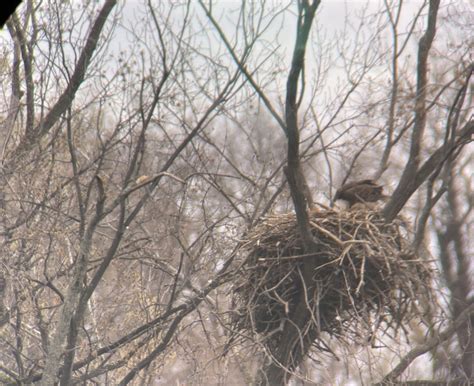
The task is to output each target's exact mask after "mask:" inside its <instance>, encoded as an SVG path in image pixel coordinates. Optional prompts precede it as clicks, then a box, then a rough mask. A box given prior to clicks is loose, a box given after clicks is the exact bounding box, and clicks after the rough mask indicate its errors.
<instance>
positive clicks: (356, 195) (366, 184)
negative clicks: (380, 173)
mask: <svg viewBox="0 0 474 386" xmlns="http://www.w3.org/2000/svg"><path fill="white" fill-rule="evenodd" d="M384 197H385V196H384V195H383V186H382V185H379V184H377V183H376V182H375V181H374V180H361V181H354V182H350V183H347V184H345V185H343V186H342V187H341V188H339V189H338V190H337V192H336V195H335V196H334V200H344V201H347V202H348V203H349V206H352V205H354V204H356V203H358V202H362V203H364V202H376V201H378V200H381V199H382V198H384Z"/></svg>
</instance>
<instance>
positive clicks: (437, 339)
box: [374, 304, 474, 386]
mask: <svg viewBox="0 0 474 386" xmlns="http://www.w3.org/2000/svg"><path fill="white" fill-rule="evenodd" d="M473 314H474V304H471V305H470V306H469V307H468V308H466V309H465V310H464V311H463V312H462V313H461V314H460V315H459V317H458V318H457V319H456V320H455V321H454V322H453V324H452V325H451V326H449V327H448V328H447V329H446V330H444V331H443V332H441V333H440V334H438V335H437V336H434V337H433V338H431V339H429V340H427V341H426V342H425V343H424V344H421V345H419V346H417V347H415V348H414V349H412V350H410V352H408V354H407V355H405V356H404V357H403V358H402V359H401V361H400V363H399V364H398V365H397V366H395V368H394V369H393V370H392V371H391V372H390V373H388V374H387V375H386V376H385V377H384V378H383V380H382V381H381V382H379V383H376V384H375V385H374V386H383V385H387V384H393V382H394V381H395V380H396V378H398V377H399V376H400V375H401V374H402V373H403V372H404V371H405V370H406V368H407V367H408V366H409V365H410V364H411V363H412V362H413V361H414V360H415V359H416V358H418V357H419V356H420V355H423V354H425V353H427V352H428V351H430V350H432V349H434V348H435V347H436V346H437V345H438V344H440V343H442V342H444V341H445V340H447V339H449V338H450V337H451V336H452V335H453V334H454V333H455V332H456V331H457V330H458V329H459V328H461V327H462V326H463V325H464V324H465V323H466V322H467V321H468V320H469V318H470V317H471V316H472V315H473Z"/></svg>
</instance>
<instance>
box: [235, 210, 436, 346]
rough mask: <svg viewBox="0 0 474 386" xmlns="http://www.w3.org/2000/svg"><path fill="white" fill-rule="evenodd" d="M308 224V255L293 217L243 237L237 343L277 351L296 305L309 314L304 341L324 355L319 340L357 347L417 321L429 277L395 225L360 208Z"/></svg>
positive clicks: (274, 219) (322, 214) (319, 213)
mask: <svg viewBox="0 0 474 386" xmlns="http://www.w3.org/2000/svg"><path fill="white" fill-rule="evenodd" d="M309 217H310V226H311V233H312V236H313V240H314V248H313V249H311V251H310V252H307V249H305V246H304V245H303V242H302V239H301V238H300V232H299V228H298V224H297V221H296V218H295V215H294V214H276V215H270V216H267V217H265V218H263V219H262V221H261V222H260V223H259V224H258V225H257V226H256V227H255V228H253V229H252V231H251V232H250V233H248V234H247V235H246V236H245V240H244V244H243V248H244V251H245V253H246V256H247V259H246V261H245V263H244V264H243V265H242V267H241V269H240V271H239V277H238V278H237V281H236V283H235V287H234V292H233V301H234V304H235V308H234V310H235V313H234V317H233V321H234V327H235V328H236V330H237V331H239V335H240V336H248V332H251V335H252V336H255V334H258V335H259V336H260V337H261V338H262V337H263V339H261V338H260V341H263V342H264V344H265V345H267V347H269V348H272V347H273V348H275V347H277V346H278V344H279V342H280V340H281V338H282V334H284V333H285V328H284V327H285V323H288V322H289V323H293V322H294V321H295V320H296V318H297V314H298V312H300V311H301V304H302V303H304V305H305V307H307V309H309V311H310V312H309V315H310V321H309V322H308V323H307V325H306V326H305V328H304V331H303V334H304V335H305V337H306V338H308V337H310V339H311V342H310V344H312V345H315V346H316V347H317V348H318V349H320V350H329V349H328V346H327V345H326V344H325V343H324V342H323V341H322V338H321V332H326V333H328V334H329V335H330V336H332V337H337V338H342V339H344V340H346V341H347V340H348V338H352V339H350V340H352V341H353V340H355V341H360V338H361V337H363V338H364V339H370V337H374V336H375V334H376V333H378V332H383V333H387V332H388V331H393V330H395V331H397V330H398V329H399V328H400V327H402V328H403V324H406V322H408V321H410V320H411V319H412V318H414V317H416V316H419V315H420V312H421V311H420V309H421V308H420V307H419V306H420V303H423V302H422V299H426V298H427V297H429V296H430V288H429V283H430V281H431V280H430V278H431V269H430V268H429V265H428V263H427V262H426V261H424V260H422V259H420V258H418V257H417V256H416V255H415V254H414V253H413V252H412V251H411V250H410V248H409V245H408V241H407V235H408V232H407V230H406V228H405V227H404V226H403V225H402V222H401V221H395V222H392V223H390V224H386V223H385V221H384V219H383V217H382V215H381V214H380V213H379V212H376V211H373V210H369V209H367V208H359V209H358V210H357V209H356V210H351V211H334V210H331V209H329V208H324V209H323V210H314V211H311V212H310V214H309ZM308 269H309V272H308ZM293 324H294V323H293ZM356 338H357V339H356Z"/></svg>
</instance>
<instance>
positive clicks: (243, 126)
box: [0, 0, 474, 385]
mask: <svg viewBox="0 0 474 386" xmlns="http://www.w3.org/2000/svg"><path fill="white" fill-rule="evenodd" d="M405 6H406V4H405V3H402V2H400V3H398V2H389V1H386V2H385V3H384V5H383V8H382V9H381V10H380V11H379V10H377V11H374V10H373V9H371V10H366V11H365V12H366V13H364V15H362V16H360V17H358V16H357V15H354V16H352V17H348V18H347V20H346V21H345V23H344V27H343V31H342V32H341V34H342V35H340V36H338V37H337V39H327V38H325V35H324V28H323V26H322V25H320V24H319V21H318V16H319V12H320V11H321V12H323V9H321V8H320V2H319V1H316V0H313V1H298V2H297V4H296V7H295V5H294V4H292V3H291V4H290V3H289V4H267V3H259V2H242V4H239V6H238V7H237V6H236V7H235V9H234V8H231V7H224V6H223V5H221V4H218V3H213V2H204V1H200V2H198V3H194V2H192V1H187V2H183V3H180V4H175V3H169V4H168V3H166V2H159V3H152V2H150V1H146V2H144V3H143V4H142V5H141V6H140V7H136V6H131V5H129V4H122V5H120V6H119V5H118V4H117V2H116V1H113V0H106V1H104V2H103V3H100V4H76V3H74V2H72V3H71V2H69V3H64V2H59V1H55V0H51V1H47V2H39V3H38V2H34V1H27V2H25V4H23V6H22V7H20V9H19V10H18V11H17V12H16V13H15V14H14V15H13V16H12V17H11V18H10V19H9V21H8V23H7V29H8V36H6V37H5V38H4V39H3V40H2V43H1V49H2V52H4V53H5V55H4V58H2V60H1V62H0V73H1V81H2V84H3V85H4V87H3V88H2V90H3V91H2V95H1V98H2V101H1V104H0V105H1V106H2V117H1V121H2V122H1V125H2V126H1V127H2V131H1V133H0V138H1V146H2V147H1V161H2V168H1V174H0V179H1V184H0V185H1V186H0V214H1V223H0V234H1V238H2V239H1V243H2V255H1V260H0V265H1V269H0V327H1V328H2V334H1V337H0V346H1V347H2V349H0V374H1V378H0V379H1V382H2V383H4V384H30V383H40V384H44V385H52V384H61V385H69V384H76V383H88V382H96V383H100V384H105V383H113V384H120V385H125V384H152V383H155V382H157V380H158V379H160V377H161V379H164V380H165V382H167V383H172V382H175V381H178V382H181V383H182V382H184V383H193V382H194V383H195V384H213V383H222V384H226V383H227V384H228V383H229V382H235V383H239V384H250V383H257V384H266V383H269V384H285V383H288V382H289V380H290V378H291V377H292V376H294V375H297V374H298V371H299V370H301V369H304V370H305V371H306V373H307V374H311V375H312V376H313V378H314V379H321V381H322V382H324V380H325V378H324V376H323V374H321V373H318V366H317V364H315V362H312V361H311V360H310V358H311V357H312V356H313V355H315V354H316V355H317V354H318V353H317V351H316V350H313V351H311V349H312V343H313V341H314V338H315V337H314V336H312V335H311V334H310V335H305V334H303V333H302V332H303V331H305V327H306V326H307V324H308V323H309V322H310V320H311V319H312V318H313V317H314V315H312V314H311V308H310V307H308V302H314V301H315V300H314V299H316V296H314V295H315V294H316V293H317V291H318V290H319V289H318V286H317V283H313V285H311V286H310V287H309V288H307V291H304V292H302V296H301V299H299V303H298V307H297V309H296V310H295V311H294V315H293V316H294V317H292V321H293V322H294V323H293V324H290V323H286V324H284V325H283V326H282V328H283V330H284V334H283V336H284V340H283V341H282V342H281V344H280V345H279V346H278V347H277V348H275V349H274V350H272V351H271V352H270V351H269V350H266V349H265V347H264V345H262V344H260V341H259V340H258V339H259V338H258V334H256V335H252V334H249V335H248V336H247V335H245V334H244V335H245V336H239V338H241V339H240V340H237V343H236V344H230V343H229V341H231V340H232V337H233V334H236V331H233V329H232V326H231V323H229V314H230V315H232V312H233V311H234V310H233V305H232V303H231V296H230V294H231V293H232V284H233V281H234V279H235V277H236V273H237V272H238V271H239V269H240V267H241V266H242V264H244V263H245V260H246V256H243V250H242V248H241V239H242V237H243V235H245V234H246V232H249V231H251V230H252V228H253V227H255V226H256V225H257V224H258V223H259V222H260V219H261V217H262V216H265V215H266V214H268V213H270V212H272V211H274V212H288V211H293V210H294V212H295V213H296V216H297V219H298V231H299V232H300V235H301V236H302V239H303V240H304V246H305V250H306V252H309V253H310V252H311V251H312V250H314V248H315V240H313V237H312V234H311V232H310V227H309V214H308V213H309V212H310V210H312V208H313V207H314V205H315V203H316V202H319V203H321V204H323V205H325V204H328V203H329V202H330V201H331V197H332V194H331V192H332V191H333V190H334V188H337V185H339V182H341V181H346V180H348V179H353V178H356V177H358V176H361V174H363V173H370V174H371V175H373V176H376V177H377V178H379V179H383V180H384V181H385V182H388V181H390V180H392V181H396V189H395V192H394V193H393V194H392V195H391V198H390V200H389V201H388V202H387V204H386V205H385V206H384V207H383V208H381V209H380V210H381V212H382V213H383V215H384V217H385V219H386V221H387V222H391V221H392V220H397V221H398V220H399V219H398V217H399V215H400V212H401V211H402V210H403V212H404V215H406V216H407V217H408V220H406V221H407V222H410V223H412V224H413V225H414V226H413V228H414V236H413V245H414V248H416V249H419V250H422V249H423V248H424V245H425V243H426V242H427V240H428V241H430V240H436V243H437V244H436V245H437V246H436V248H431V249H433V250H432V251H431V253H432V255H433V256H435V257H437V258H438V257H439V262H440V264H441V268H442V277H443V278H444V280H445V285H446V287H447V288H448V289H449V291H450V298H449V301H448V302H447V303H448V304H449V306H450V307H449V310H451V311H452V313H451V314H450V315H449V317H448V316H446V315H448V314H439V315H441V316H442V317H443V322H444V323H443V324H442V328H438V324H436V323H437V320H436V317H438V316H439V315H438V314H436V313H434V314H433V315H431V319H429V320H428V321H425V323H426V327H425V328H426V331H428V333H429V335H430V337H429V338H428V339H427V340H426V341H425V342H422V344H420V345H418V346H416V347H413V346H410V344H405V345H402V346H404V347H405V348H407V349H406V351H405V353H407V356H406V357H405V358H401V362H400V365H399V366H397V367H395V369H394V370H393V371H390V369H385V371H384V374H382V375H378V376H373V377H368V376H367V377H365V378H364V376H361V377H360V379H362V381H361V382H369V381H370V382H372V381H381V380H384V379H385V380H386V381H388V380H389V381H396V380H397V379H402V378H400V377H403V374H404V371H405V369H406V368H407V366H408V365H409V364H410V363H412V361H414V360H415V359H416V357H417V356H419V355H421V354H422V353H424V352H427V351H431V352H432V355H433V357H435V358H436V360H441V354H442V349H443V348H445V347H447V346H448V345H447V344H446V342H449V343H452V345H451V346H452V347H451V348H450V350H452V351H450V352H449V355H450V356H451V357H452V358H451V361H447V363H448V364H447V365H446V366H445V369H446V371H449V372H450V373H449V374H441V373H440V374H437V375H438V376H439V377H440V378H442V379H459V378H460V376H459V374H460V373H461V372H462V374H463V375H462V376H464V378H463V379H469V378H472V365H470V364H471V363H472V339H470V334H469V331H470V328H472V323H471V322H470V320H472V319H469V318H470V317H471V318H472V315H471V314H472V305H471V303H472V299H471V297H472V296H471V294H470V288H471V287H472V283H471V282H470V275H469V272H470V270H472V267H471V262H470V261H469V256H470V254H471V250H472V245H471V243H470V241H469V240H466V235H467V233H468V231H469V227H470V226H471V225H472V210H471V209H472V202H471V201H472V186H471V185H472V179H471V178H470V163H469V161H471V162H472V156H470V154H469V151H468V149H467V148H466V147H467V145H468V144H469V143H470V141H471V140H472V134H473V132H474V126H473V121H472V116H471V114H472V107H471V104H472V90H471V88H470V82H471V79H472V64H471V63H470V62H469V54H468V52H469V51H468V50H466V47H467V46H468V45H469V42H464V43H463V44H461V45H460V46H459V47H455V48H453V51H452V52H450V53H447V52H448V51H447V49H446V48H443V47H442V46H441V45H440V46H436V44H437V42H438V40H440V35H441V36H442V34H440V33H439V31H443V28H447V27H446V25H447V24H449V22H451V21H452V20H453V18H452V17H450V12H459V13H462V12H461V11H459V10H458V8H457V7H458V6H456V5H454V4H451V5H449V6H447V7H445V8H444V9H443V8H442V7H441V6H440V4H439V1H437V0H431V1H430V2H429V3H428V2H425V3H423V4H420V6H419V7H418V8H417V9H416V11H415V12H414V14H413V18H412V19H410V20H409V21H408V22H407V21H406V19H404V17H405V16H404V15H405V12H406V9H407V8H405ZM321 7H324V4H322V5H321ZM440 7H441V8H440ZM451 7H452V8H451ZM453 9H454V11H453ZM425 11H427V12H428V14H427V15H425V14H424V12H425ZM440 15H441V16H440ZM440 18H441V19H440ZM443 18H446V21H445V19H443ZM229 20H230V21H231V24H232V23H233V27H229V23H228V22H229ZM439 20H443V23H440V22H439ZM456 20H458V19H456ZM287 23H293V24H294V27H293V29H290V28H288V25H289V24H287ZM423 23H425V24H426V26H424V25H423ZM467 24H468V23H467V22H466V21H461V19H459V25H458V26H456V28H457V29H456V31H458V30H459V29H461V30H462V28H464V27H465V26H466V25H467ZM289 31H290V32H291V35H293V34H294V42H291V43H289V44H290V45H291V49H292V55H291V57H290V56H288V55H287V52H286V51H285V45H284V44H283V43H282V42H283V41H286V42H287V41H288V40H289V39H288V36H287V35H290V34H289V33H288V32H289ZM437 31H438V32H437ZM385 34H390V36H391V39H390V42H389V43H387V42H386V41H385V40H384V37H385V36H386V35H385ZM416 39H418V46H417V47H416V52H417V60H416V63H415V64H413V62H412V61H411V59H410V58H409V54H410V50H411V51H413V47H412V45H413V43H414V42H415V40H416ZM309 58H310V59H309ZM451 58H452V59H453V61H455V62H456V65H453V68H450V71H449V72H448V71H446V72H443V71H442V70H440V68H441V69H442V68H443V66H445V64H446V62H447V61H448V59H451ZM438 62H439V68H436V67H434V64H436V63H438ZM431 64H433V67H431V68H430V66H431ZM413 65H415V66H416V67H413ZM414 69H416V71H414ZM387 77H388V78H389V79H390V84H389V87H388V88H387V84H386V79H387ZM440 122H442V124H441V123H440ZM374 159H375V160H376V161H375V162H374ZM365 165H370V166H368V167H365ZM471 174H472V173H471ZM420 187H422V188H423V189H424V190H423V191H422V189H420ZM415 200H418V201H417V203H416V205H414V201H415ZM411 215H413V217H414V219H413V218H412V217H410V216H411ZM438 250H439V254H438ZM313 269H314V267H312V265H311V263H310V262H308V263H305V266H304V267H303V269H302V270H301V273H302V275H303V279H302V282H304V283H312V280H311V277H312V271H313ZM439 285H440V288H442V284H439ZM430 323H431V324H430ZM469 323H471V324H469ZM466 326H467V327H466ZM438 333H439V334H438ZM443 345H446V346H443ZM262 348H263V349H262ZM410 349H412V350H411V351H410ZM389 350H390V347H389ZM389 350H388V351H389ZM335 351H337V350H336V349H334V352H335ZM224 353H226V355H224ZM400 355H402V354H400ZM319 359H321V358H319ZM321 360H324V359H321ZM455 360H457V361H458V363H460V365H459V366H454V365H452V363H454V361H455ZM328 361H330V359H328ZM455 367H456V368H455ZM300 373H302V372H300ZM315 373H317V374H316V375H315ZM177 374H179V375H177ZM308 377H309V375H308ZM348 377H349V376H348ZM350 377H351V378H352V380H354V379H356V378H357V375H354V374H351V375H350ZM375 378H377V379H375ZM326 381H327V379H326Z"/></svg>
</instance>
